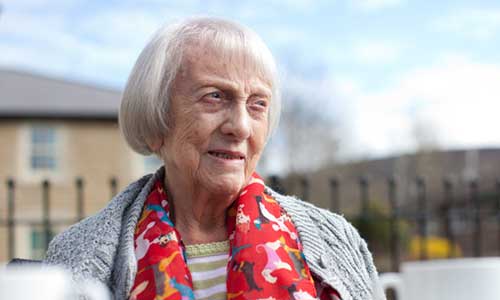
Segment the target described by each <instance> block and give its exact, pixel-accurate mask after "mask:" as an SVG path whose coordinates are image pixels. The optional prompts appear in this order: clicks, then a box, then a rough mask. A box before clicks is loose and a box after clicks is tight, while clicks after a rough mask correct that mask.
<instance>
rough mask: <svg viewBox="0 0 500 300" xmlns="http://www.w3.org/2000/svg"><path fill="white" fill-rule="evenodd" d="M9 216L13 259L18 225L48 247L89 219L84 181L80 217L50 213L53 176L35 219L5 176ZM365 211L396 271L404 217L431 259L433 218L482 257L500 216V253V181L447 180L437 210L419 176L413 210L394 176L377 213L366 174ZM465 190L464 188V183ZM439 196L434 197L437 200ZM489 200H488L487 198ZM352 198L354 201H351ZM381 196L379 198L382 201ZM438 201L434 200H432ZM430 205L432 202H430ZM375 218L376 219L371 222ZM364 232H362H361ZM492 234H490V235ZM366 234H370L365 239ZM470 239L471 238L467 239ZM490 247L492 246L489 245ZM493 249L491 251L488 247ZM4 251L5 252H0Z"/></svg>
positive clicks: (304, 188)
mask: <svg viewBox="0 0 500 300" xmlns="http://www.w3.org/2000/svg"><path fill="white" fill-rule="evenodd" d="M267 182H268V184H269V185H270V186H271V187H272V188H274V189H275V190H277V191H279V192H282V193H286V191H287V188H286V187H285V186H284V185H283V184H282V182H283V180H282V179H280V178H279V177H276V176H271V177H269V178H268V180H267ZM5 183H6V187H7V189H6V195H5V200H6V201H5V202H6V218H3V219H0V226H1V227H6V229H7V230H6V232H7V243H6V248H7V249H6V250H7V256H8V258H9V259H12V258H14V256H15V253H16V249H15V245H16V235H15V231H16V230H15V229H16V226H19V225H23V226H26V225H27V226H32V227H34V226H40V227H41V228H42V230H43V231H42V232H43V236H44V241H43V242H44V246H45V248H47V246H48V243H49V241H50V238H51V236H52V232H53V228H54V226H69V225H70V224H73V223H75V222H78V221H79V220H81V219H83V218H84V217H85V211H84V204H85V180H84V179H83V178H81V177H78V178H76V179H75V181H74V188H75V189H76V194H75V195H76V198H75V200H74V201H75V202H76V205H75V217H72V218H61V217H55V216H53V215H51V205H52V201H51V199H52V189H53V185H52V183H51V182H49V181H48V180H44V181H42V182H41V183H40V193H41V195H40V196H41V197H40V199H41V210H42V216H41V218H40V219H33V218H20V217H16V209H17V208H16V203H17V201H18V200H19V199H17V196H16V194H17V192H18V190H17V187H16V181H15V180H14V179H12V178H9V179H7V180H6V182H5ZM326 184H327V185H328V190H329V201H330V208H331V209H332V210H334V211H336V212H342V201H341V200H343V199H341V197H340V195H341V193H340V189H341V181H340V180H339V179H338V178H330V179H328V181H327V182H326ZM357 184H358V189H359V195H360V196H359V197H360V198H359V201H360V205H359V207H360V209H359V211H358V213H356V214H354V215H351V216H348V219H351V220H353V219H356V220H361V221H362V222H365V223H366V224H375V223H376V222H388V224H389V225H388V228H389V232H388V234H389V237H390V238H389V241H388V249H389V254H390V270H392V271H397V270H398V267H399V264H400V262H401V260H402V253H401V244H402V240H401V236H400V234H399V232H398V231H399V224H400V222H401V221H406V222H411V223H412V224H415V227H416V228H415V231H416V233H417V235H418V237H419V238H420V244H419V245H420V249H419V255H418V259H420V260H425V259H428V258H429V255H428V252H427V251H428V248H427V247H426V240H427V238H428V236H429V222H430V220H438V221H439V223H440V224H442V225H443V226H442V227H443V235H444V237H445V238H446V240H447V241H449V243H450V244H451V245H455V244H456V243H457V242H458V240H459V237H460V240H461V241H462V242H463V241H464V237H468V238H469V240H468V241H466V242H465V243H467V244H468V246H469V247H470V246H471V245H472V246H471V247H470V248H471V249H472V256H481V255H483V253H484V251H483V250H484V248H483V240H484V237H485V232H484V230H483V227H482V223H483V219H484V218H489V219H495V220H496V223H497V225H496V235H495V236H494V239H496V253H497V255H498V254H500V180H496V181H495V182H493V183H488V182H480V181H479V180H472V181H470V182H468V183H467V191H468V193H466V194H465V196H464V195H459V193H457V190H458V188H459V186H457V184H453V183H452V181H450V180H448V179H444V180H443V182H442V187H441V189H442V193H441V195H439V197H440V199H442V200H443V201H441V202H440V203H441V208H440V209H436V208H435V205H432V204H435V203H429V201H430V200H429V199H430V197H429V196H430V195H429V192H428V190H427V185H426V182H425V181H424V179H423V178H421V177H418V178H416V179H415V181H414V182H413V183H412V184H414V185H415V187H416V197H415V202H416V203H412V204H413V205H412V207H413V208H412V209H408V208H407V207H403V206H402V205H401V204H399V203H400V202H398V199H397V197H396V196H397V190H398V188H400V186H399V185H398V181H397V180H396V179H395V178H388V179H387V180H386V182H385V183H384V184H385V186H386V198H385V199H383V201H385V202H386V203H383V204H384V206H385V207H386V208H387V209H386V213H385V214H384V215H382V216H381V215H376V216H374V215H373V213H372V211H371V209H370V182H369V180H368V179H367V177H360V178H359V181H358V183H357ZM108 185H109V191H110V195H111V196H114V195H115V194H116V193H117V192H118V181H117V179H116V178H115V177H113V178H110V180H109V182H108ZM488 185H489V188H488V191H489V192H488V197H486V198H487V199H486V198H485V196H484V193H481V192H480V189H479V188H480V186H482V187H487V186H488ZM297 186H299V187H300V189H301V196H302V199H303V200H304V201H308V200H309V199H310V196H311V194H312V190H311V186H312V185H311V184H310V181H309V180H308V179H307V177H302V178H300V180H299V184H298V185H297ZM460 188H463V186H460ZM2 198H3V196H2V195H0V205H4V204H2V202H3V201H2ZM435 198H436V195H432V199H435ZM485 199H486V200H485ZM348 200H349V201H352V199H348ZM380 201H381V200H379V202H380ZM431 201H433V200H431ZM430 204H431V205H430ZM457 220H461V221H464V222H465V224H466V225H467V226H468V228H465V229H463V228H462V230H461V231H462V232H457V230H456V229H454V226H453V223H454V222H455V221H457ZM370 222H372V223H370ZM463 231H468V232H471V233H472V234H469V235H464V234H463ZM361 234H363V232H362V231H361ZM487 234H489V233H487ZM365 238H366V237H365ZM466 240H467V238H466ZM489 247H490V248H491V246H489ZM488 250H489V253H491V249H488ZM0 251H5V250H3V249H2V250H0ZM457 255H458V254H457V253H455V247H450V248H449V253H448V255H447V256H448V257H450V258H451V257H455V256H457Z"/></svg>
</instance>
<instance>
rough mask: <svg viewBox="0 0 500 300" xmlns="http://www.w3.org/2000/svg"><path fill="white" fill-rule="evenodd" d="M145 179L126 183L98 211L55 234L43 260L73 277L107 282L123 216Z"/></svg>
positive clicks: (146, 178) (118, 240)
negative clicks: (59, 267)
mask: <svg viewBox="0 0 500 300" xmlns="http://www.w3.org/2000/svg"><path fill="white" fill-rule="evenodd" d="M148 179H149V177H143V178H141V179H139V180H138V181H136V182H134V183H132V184H130V185H129V186H128V187H127V188H126V189H125V190H123V191H122V192H121V193H120V194H118V195H117V196H115V197H114V198H113V199H112V200H111V201H110V202H109V203H108V205H107V206H106V207H105V208H103V209H102V210H101V211H99V212H98V213H96V214H94V215H92V216H90V217H87V218H85V219H83V220H82V221H80V222H78V223H76V224H74V225H72V226H70V227H69V228H67V229H66V230H64V231H63V232H61V233H59V234H58V235H56V236H55V237H54V238H53V239H52V241H51V242H50V244H49V248H48V250H47V253H46V257H45V259H44V263H45V264H50V265H58V266H61V267H63V268H65V269H67V270H68V271H69V272H70V273H71V274H72V276H73V279H74V280H75V281H80V280H87V279H92V280H99V281H101V282H103V283H105V284H107V285H108V286H109V283H110V280H111V273H112V269H113V262H114V257H115V254H116V251H117V248H118V245H119V243H120V235H121V228H122V226H123V225H122V219H123V216H124V214H125V212H126V211H127V209H128V207H129V206H130V205H131V204H132V202H133V200H134V199H135V198H136V197H137V195H138V194H139V192H140V191H141V189H142V188H143V187H144V185H145V182H146V181H147V180H148Z"/></svg>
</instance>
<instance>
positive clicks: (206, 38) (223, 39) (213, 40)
mask: <svg viewBox="0 0 500 300" xmlns="http://www.w3.org/2000/svg"><path fill="white" fill-rule="evenodd" d="M182 48H183V54H182V60H181V61H182V63H181V70H182V68H183V65H189V64H190V63H193V62H196V61H197V60H209V61H211V62H213V63H214V65H218V64H224V65H227V66H229V67H230V66H234V65H237V66H239V67H241V68H243V69H245V70H246V72H248V73H251V74H252V75H253V76H256V77H258V78H260V79H262V80H263V81H264V82H266V83H268V84H269V85H270V86H271V87H274V85H275V82H274V78H275V72H276V71H275V70H276V67H275V63H274V59H273V57H272V55H271V53H270V52H269V50H268V49H267V47H266V46H265V45H264V44H263V42H262V41H261V40H260V39H255V38H252V36H250V37H248V36H243V35H242V34H236V33H233V34H218V33H217V32H209V33H206V34H203V35H198V36H195V37H190V38H188V39H186V40H185V41H184V45H183V47H182ZM186 63H187V64H186Z"/></svg>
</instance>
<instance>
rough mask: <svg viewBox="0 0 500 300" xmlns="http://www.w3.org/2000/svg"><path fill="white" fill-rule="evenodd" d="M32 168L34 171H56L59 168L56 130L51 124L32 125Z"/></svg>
mask: <svg viewBox="0 0 500 300" xmlns="http://www.w3.org/2000/svg"><path fill="white" fill-rule="evenodd" d="M30 142H31V151H30V162H29V163H30V168H31V170H33V171H54V170H56V169H57V168H58V165H57V151H56V142H57V141H56V130H55V128H53V127H49V126H36V127H31V138H30Z"/></svg>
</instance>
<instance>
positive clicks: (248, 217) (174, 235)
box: [130, 174, 316, 300]
mask: <svg viewBox="0 0 500 300" xmlns="http://www.w3.org/2000/svg"><path fill="white" fill-rule="evenodd" d="M227 229H228V236H229V241H230V253H229V261H228V265H227V283H226V286H227V299H235V300H239V299H297V300H299V299H300V300H302V299H305V300H306V299H316V289H315V286H314V281H313V279H312V276H311V273H310V271H309V268H308V266H307V263H306V260H305V257H304V255H303V253H302V245H301V243H300V241H299V238H298V234H297V230H296V229H295V227H294V225H293V223H292V222H291V220H290V217H289V216H288V215H287V214H286V212H285V211H284V210H283V209H282V208H281V207H280V205H279V204H278V202H277V201H276V200H275V199H274V198H273V197H271V196H270V195H268V194H266V193H265V192H264V182H263V181H262V179H261V178H260V177H259V176H258V175H256V174H253V175H252V178H251V180H250V183H249V184H248V185H247V186H246V187H245V188H244V189H243V191H242V192H241V193H240V195H239V197H238V199H237V200H236V201H235V202H234V203H233V205H232V206H231V208H230V209H229V210H228V217H227ZM135 253H136V258H137V262H138V268H137V270H138V271H137V275H136V277H135V282H134V285H133V288H132V292H131V294H130V299H132V300H135V299H137V300H139V299H169V300H170V299H183V300H188V299H189V300H192V299H195V297H194V293H193V284H192V279H191V274H190V272H189V269H188V267H187V264H186V255H185V253H184V245H183V243H182V240H181V237H180V234H179V232H178V231H177V230H176V229H175V227H174V224H173V223H172V221H171V219H170V212H169V205H168V201H167V196H166V193H165V191H164V190H163V184H162V182H161V181H157V182H156V183H155V185H154V188H153V190H152V191H151V193H150V194H149V196H148V198H147V200H146V203H145V205H144V210H143V213H142V216H141V218H140V220H139V222H138V223H137V227H136V232H135Z"/></svg>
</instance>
